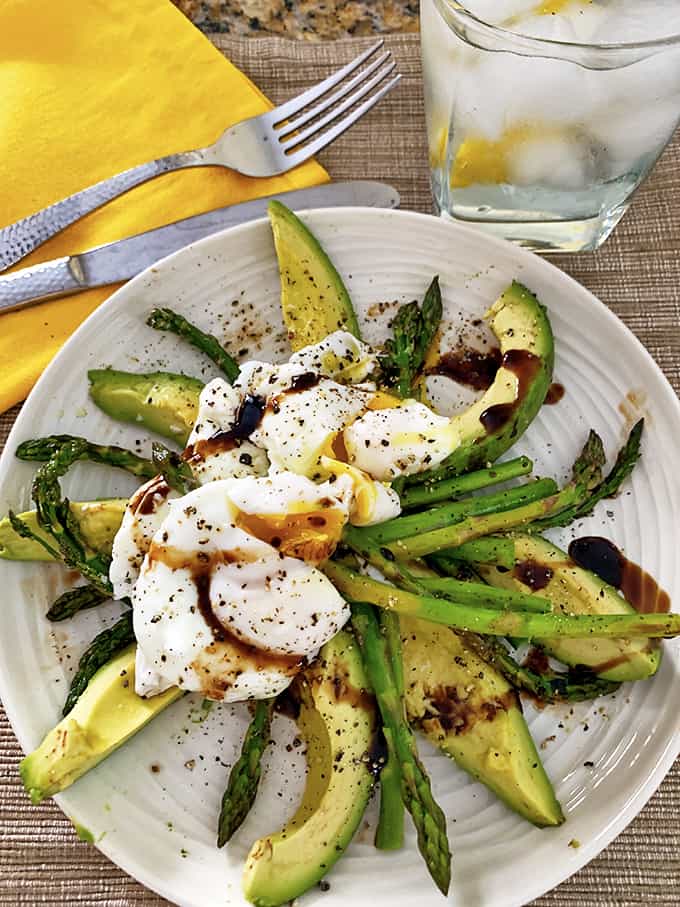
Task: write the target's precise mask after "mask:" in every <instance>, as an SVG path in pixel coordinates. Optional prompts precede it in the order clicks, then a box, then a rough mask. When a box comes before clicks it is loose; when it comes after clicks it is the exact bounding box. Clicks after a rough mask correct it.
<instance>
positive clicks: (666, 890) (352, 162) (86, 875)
mask: <svg viewBox="0 0 680 907" xmlns="http://www.w3.org/2000/svg"><path fill="white" fill-rule="evenodd" d="M214 40H215V43H216V45H217V46H218V47H219V48H220V49H221V50H223V51H224V53H226V54H227V55H228V56H229V57H230V58H231V59H232V60H233V61H234V62H235V63H236V64H237V65H238V66H240V67H241V68H243V69H244V70H245V72H247V73H248V75H250V76H251V77H252V78H253V79H254V81H255V82H256V83H257V84H258V85H259V86H260V87H261V88H262V89H263V90H264V91H265V92H266V93H267V94H268V95H269V96H270V97H271V98H272V100H273V101H275V102H277V103H278V102H279V101H281V100H283V99H284V98H286V97H289V96H291V95H294V94H296V93H298V92H299V91H301V90H302V89H303V88H304V87H306V86H307V85H309V84H310V83H313V82H315V81H317V80H318V79H319V78H321V77H322V76H323V75H325V74H328V73H329V72H331V71H332V70H334V69H336V68H337V66H338V65H339V64H340V63H341V62H344V61H346V60H349V59H351V58H352V57H353V56H355V55H356V54H357V53H358V51H359V49H360V48H361V47H364V46H366V45H367V43H370V41H367V40H364V39H355V40H351V41H343V42H339V43H336V44H319V45H310V44H302V43H301V44H297V43H292V42H286V41H284V40H281V39H274V38H272V39H259V40H257V41H249V40H243V39H241V40H238V39H234V38H229V37H228V36H215V39H214ZM386 43H387V44H388V45H389V47H390V48H391V49H392V50H393V51H394V55H395V57H396V59H397V60H398V62H399V68H400V70H401V72H402V73H403V75H404V79H403V81H402V84H401V86H400V87H399V89H398V90H397V91H395V92H393V93H392V95H390V96H389V97H388V99H387V100H386V101H384V102H383V104H382V105H381V106H380V107H379V108H378V109H377V110H375V111H373V113H372V114H371V116H370V117H368V118H367V119H366V121H365V122H362V123H360V124H359V125H358V126H356V127H355V128H354V129H353V130H352V131H351V132H350V133H349V134H347V135H346V136H345V137H344V138H343V139H341V140H340V141H338V142H337V143H336V145H335V146H334V147H333V148H331V149H329V150H328V151H327V152H326V154H325V155H324V157H323V162H324V164H326V166H327V167H328V168H329V170H330V172H331V174H332V175H333V177H334V178H336V179H350V178H358V177H362V178H375V179H384V180H387V181H388V182H391V183H393V184H394V185H395V186H396V187H397V188H398V189H399V191H400V192H401V197H402V205H403V207H405V208H411V209H415V210H420V211H429V210H430V206H431V201H430V194H429V185H428V175H427V155H426V148H425V140H424V135H425V124H424V116H423V105H422V97H421V81H420V79H421V73H420V56H419V46H418V40H417V37H415V36H412V35H403V36H401V35H395V36H389V37H388V38H387V39H386ZM679 165H680V142H677V141H676V143H675V144H673V145H672V146H671V147H670V148H669V149H668V150H667V151H666V153H665V155H664V156H663V158H662V159H661V161H660V162H659V164H658V166H657V168H656V170H655V172H654V174H653V176H652V177H651V179H650V180H649V182H648V183H647V185H646V186H645V187H644V188H643V190H642V191H641V192H640V193H639V195H638V197H637V199H636V201H635V204H634V206H633V209H632V211H631V212H630V213H629V214H628V216H627V217H626V218H625V219H624V221H623V222H622V224H621V225H620V226H619V227H618V228H617V230H616V232H615V233H614V236H613V237H612V238H611V239H610V240H609V242H608V243H607V244H606V245H605V247H604V248H603V249H602V250H601V251H599V252H597V253H594V254H582V255H575V256H556V257H555V258H554V259H553V260H554V261H555V263H556V264H558V265H559V266H560V267H561V268H563V269H564V270H565V271H567V272H569V273H570V274H571V275H573V276H574V277H575V278H576V279H577V280H579V281H580V282H581V283H583V284H584V285H585V286H586V287H588V289H590V290H592V291H593V292H594V293H595V294H596V295H597V296H599V297H600V299H602V300H603V301H604V302H605V303H606V304H607V305H608V306H609V307H610V308H611V309H612V310H613V311H614V312H616V314H617V315H618V316H619V317H620V318H621V319H622V320H623V321H624V322H625V323H626V324H627V325H628V326H629V327H630V328H631V329H632V330H633V331H634V332H635V333H636V334H637V336H638V337H639V338H640V340H641V341H642V342H643V343H644V344H645V346H646V347H647V349H648V350H649V351H650V352H651V353H652V355H653V356H654V358H655V359H656V361H657V362H658V363H659V365H660V366H661V368H662V369H663V370H664V372H665V373H666V375H667V377H668V379H669V381H670V382H671V383H672V384H673V386H674V387H675V389H676V391H678V390H680V219H679V218H678V216H677V211H678V210H680V166H679ZM606 343H607V338H606V337H603V338H602V344H603V345H605V344H606ZM17 412H18V407H17V408H15V409H14V410H13V411H12V412H10V413H6V414H5V415H3V416H0V445H2V444H3V443H4V440H5V439H6V437H7V432H8V431H9V428H10V426H11V424H12V422H13V421H14V418H15V417H16V414H17ZM667 453H668V455H669V456H670V455H671V451H668V452H667ZM670 707H673V706H670ZM20 756H21V752H20V749H19V746H18V745H17V742H16V740H15V738H14V735H13V734H12V731H11V729H10V727H9V725H8V723H7V721H6V719H5V718H4V714H0V772H1V785H2V786H1V789H0V905H2V907H8V905H19V904H21V905H34V904H35V905H37V904H50V905H72V904H87V905H94V904H97V905H103V907H127V905H139V907H160V905H167V904H168V902H167V901H165V900H164V899H163V898H160V897H158V896H156V895H154V894H152V893H150V892H149V891H147V890H146V889H145V888H143V887H142V886H141V885H139V884H138V883H137V882H135V881H133V880H132V879H131V878H129V877H128V876H127V875H125V873H123V872H121V871H120V870H119V869H117V868H116V867H115V866H113V865H112V864H111V863H110V862H109V861H108V860H107V859H106V858H105V857H103V856H102V855H101V854H100V853H99V852H98V851H97V850H96V849H95V848H94V847H91V846H89V845H87V844H82V843H80V842H79V841H78V840H77V838H76V835H75V833H74V831H73V828H72V826H71V825H70V823H69V822H68V821H67V820H66V819H65V818H64V816H63V815H62V813H61V812H60V811H59V809H57V807H56V806H55V805H54V804H52V803H51V802H48V803H44V804H41V805H40V806H37V807H33V806H31V805H30V804H29V802H28V799H27V797H26V795H25V794H24V792H23V790H22V788H21V785H20V783H19V778H18V774H17V763H18V761H19V758H20ZM679 892H680V762H678V763H676V765H675V767H674V769H673V770H672V771H671V772H670V774H669V775H668V777H667V778H666V780H665V781H664V783H663V784H662V786H661V788H660V789H659V791H658V792H657V793H656V794H655V796H654V797H653V798H652V800H651V801H650V803H649V804H648V805H647V806H646V807H645V809H644V810H643V811H642V813H641V814H640V816H639V817H638V818H637V819H636V820H635V821H634V822H633V823H632V824H631V825H630V826H629V827H628V829H627V830H626V831H624V832H623V833H622V834H621V835H620V836H619V837H618V838H617V840H616V841H614V842H613V843H612V844H611V845H610V846H609V847H608V848H607V849H606V850H605V851H604V852H603V853H602V854H601V855H600V856H599V857H598V858H597V859H595V860H593V861H592V863H590V864H589V865H588V866H587V867H585V868H584V869H582V870H581V871H580V872H579V873H577V874H576V875H575V876H573V877H572V878H571V879H570V880H569V881H567V882H565V883H564V884H563V885H561V886H560V887H559V888H557V889H555V890H554V891H553V892H551V893H550V894H548V895H546V896H545V897H542V898H539V899H538V900H537V901H535V902H534V904H535V905H537V907H567V905H571V907H574V905H578V907H594V905H597V907H607V905H611V907H614V905H616V907H629V905H630V907H632V905H642V904H644V905H650V904H654V905H666V907H671V905H677V904H678V902H679V900H680V895H679Z"/></svg>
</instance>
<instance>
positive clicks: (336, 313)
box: [267, 201, 359, 351]
mask: <svg viewBox="0 0 680 907" xmlns="http://www.w3.org/2000/svg"><path fill="white" fill-rule="evenodd" d="M267 210H268V213H269V220H270V222H271V226H272V232H273V234H274V245H275V247H276V255H277V257H278V260H279V274H280V276H281V309H282V312H283V319H284V321H285V323H286V327H287V328H288V339H289V340H290V345H291V347H292V348H293V351H295V350H299V349H301V348H302V347H304V346H309V344H311V343H318V342H319V341H320V340H323V339H324V337H327V336H328V334H332V333H333V331H338V330H341V329H342V330H345V331H349V332H350V333H351V334H354V336H355V337H358V336H359V325H358V323H357V317H356V314H355V312H354V307H353V305H352V301H351V300H350V298H349V294H348V292H347V290H346V289H345V285H344V284H343V282H342V278H341V277H340V275H339V274H338V272H337V270H336V269H335V266H334V265H333V262H332V261H331V260H330V258H329V257H328V255H326V253H325V252H324V250H323V249H322V247H321V245H320V243H319V241H318V240H317V238H316V237H315V236H314V235H313V234H312V233H311V231H310V230H308V229H307V227H306V226H305V225H304V224H303V223H302V221H301V220H300V218H299V217H296V215H295V214H293V212H292V211H291V210H290V209H289V208H286V206H285V205H282V204H281V202H277V201H273V202H270V203H269V206H268V208H267Z"/></svg>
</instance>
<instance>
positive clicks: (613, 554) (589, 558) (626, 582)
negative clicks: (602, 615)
mask: <svg viewBox="0 0 680 907" xmlns="http://www.w3.org/2000/svg"><path fill="white" fill-rule="evenodd" d="M569 557H570V558H571V559H572V560H573V561H574V562H575V563H576V564H578V565H579V566H580V567H584V568H585V569H586V570H590V571H592V572H593V573H596V574H597V576H599V577H600V579H603V580H604V581H605V583H609V585H610V586H614V587H615V588H616V589H620V590H621V592H622V593H623V596H624V598H625V599H626V601H627V602H628V603H629V604H631V605H632V606H633V607H634V608H635V610H636V611H638V612H639V613H640V614H662V613H663V614H665V613H667V612H668V611H670V609H671V599H670V596H669V594H668V593H667V592H666V591H665V590H664V589H662V588H661V587H660V586H659V584H658V583H657V581H656V580H655V579H654V577H653V576H650V575H649V573H647V571H646V570H643V569H642V567H640V566H639V565H638V564H636V563H634V562H633V561H630V560H628V558H627V557H626V556H625V554H624V553H623V552H622V551H620V550H619V549H618V548H617V547H616V545H614V543H613V542H610V541H609V539H605V538H601V537H600V536H597V535H589V536H584V537H583V538H580V539H574V541H573V542H572V543H571V544H570V545H569Z"/></svg>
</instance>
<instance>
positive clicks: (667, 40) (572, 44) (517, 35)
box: [435, 0, 680, 56]
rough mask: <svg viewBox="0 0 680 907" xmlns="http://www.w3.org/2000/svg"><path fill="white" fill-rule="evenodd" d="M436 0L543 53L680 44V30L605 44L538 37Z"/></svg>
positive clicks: (454, 0) (452, 0)
mask: <svg viewBox="0 0 680 907" xmlns="http://www.w3.org/2000/svg"><path fill="white" fill-rule="evenodd" d="M435 2H436V3H441V4H443V5H445V6H446V7H447V9H448V10H450V12H451V13H452V14H453V15H456V16H459V17H460V18H461V19H464V20H468V21H469V22H470V23H471V24H472V25H474V26H475V27H476V28H478V29H480V30H482V31H483V32H486V33H488V34H489V35H493V36H496V37H501V38H506V39H508V40H511V41H513V40H515V41H516V40H517V39H519V40H520V41H521V42H522V47H523V48H525V49H527V50H528V49H530V48H531V47H532V46H533V47H534V48H535V49H536V50H537V52H538V55H540V56H544V55H545V52H546V48H553V49H554V50H555V51H559V50H562V51H578V50H581V51H596V52H598V53H602V54H605V55H606V54H607V53H608V52H610V53H611V54H612V55H617V54H618V53H620V52H621V51H645V50H657V49H662V48H665V47H673V46H674V45H676V44H680V32H678V33H677V34H674V35H666V36H665V37H663V38H649V39H647V40H645V41H615V42H609V43H604V44H596V43H587V42H581V41H560V40H557V39H556V38H537V37H532V36H531V35H527V34H523V33H522V32H520V31H513V30H512V29H511V28H504V27H502V26H500V25H493V24H492V23H491V22H487V21H486V20H485V19H480V18H479V16H475V14H474V13H471V12H470V10H468V9H466V7H465V5H464V3H462V2H460V0H435Z"/></svg>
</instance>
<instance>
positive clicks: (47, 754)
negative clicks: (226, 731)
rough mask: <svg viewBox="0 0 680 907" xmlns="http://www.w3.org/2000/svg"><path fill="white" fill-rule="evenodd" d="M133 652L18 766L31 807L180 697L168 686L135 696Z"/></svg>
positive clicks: (97, 678)
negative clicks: (156, 692)
mask: <svg viewBox="0 0 680 907" xmlns="http://www.w3.org/2000/svg"><path fill="white" fill-rule="evenodd" d="M136 648H137V647H136V646H135V645H131V646H128V647H127V649H124V650H123V651H122V652H121V653H120V654H119V655H117V656H116V657H115V658H113V659H112V660H111V661H109V662H108V663H107V664H105V665H104V666H103V667H102V668H100V669H99V670H98V671H97V673H96V674H95V675H94V677H93V678H92V680H91V681H90V682H89V684H88V685H87V689H86V690H85V692H84V693H83V694H82V695H81V696H80V698H79V699H78V701H77V703H76V704H75V706H74V707H73V709H72V710H71V711H70V712H69V714H68V715H67V716H66V718H64V719H63V720H62V721H60V722H59V724H58V725H57V726H56V727H54V728H53V729H52V730H51V731H50V732H49V733H48V734H47V736H46V737H45V739H44V740H43V742H42V743H41V744H40V746H39V747H38V748H37V749H36V750H34V751H33V752H32V753H30V754H29V755H28V756H26V757H25V759H23V761H22V762H21V765H20V772H21V780H22V781H23V783H24V787H25V788H26V790H27V791H28V793H29V795H30V797H31V801H32V802H33V803H40V801H41V800H44V799H45V798H46V797H51V796H53V795H54V794H58V793H59V792H60V791H62V790H65V789H66V788H67V787H70V785H71V784H73V782H74V781H77V780H78V778H80V777H81V775H84V774H85V772H88V771H89V770H90V769H91V768H94V767H95V765H98V764H99V763H100V762H101V761H102V759H105V758H106V757H107V756H108V755H109V754H110V753H112V752H113V751H114V750H116V749H118V747H119V746H122V745H123V744H124V743H125V742H126V740H129V739H130V737H132V735H133V734H136V733H137V731H140V730H141V729H142V728H143V727H144V726H145V725H146V724H147V723H148V722H149V721H151V719H152V718H154V717H155V716H156V715H158V713H159V712H161V711H162V710H163V709H164V708H166V707H167V706H169V705H170V704H171V703H173V702H175V700H177V699H179V698H180V697H181V696H182V695H183V692H182V690H180V689H179V688H178V687H172V688H171V689H169V690H166V692H165V693H161V694H160V695H159V696H153V697H150V698H148V699H142V697H141V696H138V695H137V694H136V693H135V652H136Z"/></svg>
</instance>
